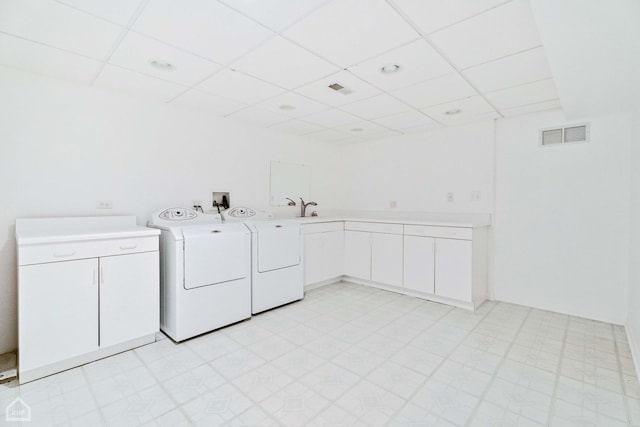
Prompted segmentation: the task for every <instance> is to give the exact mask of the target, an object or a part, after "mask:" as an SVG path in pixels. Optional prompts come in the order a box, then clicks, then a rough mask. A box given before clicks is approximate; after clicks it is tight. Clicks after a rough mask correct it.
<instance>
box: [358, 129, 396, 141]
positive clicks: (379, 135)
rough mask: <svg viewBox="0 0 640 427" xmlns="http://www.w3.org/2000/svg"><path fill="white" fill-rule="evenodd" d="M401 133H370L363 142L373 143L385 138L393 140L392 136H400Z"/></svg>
mask: <svg viewBox="0 0 640 427" xmlns="http://www.w3.org/2000/svg"><path fill="white" fill-rule="evenodd" d="M401 135H402V133H400V132H396V131H393V130H385V131H382V132H376V133H372V134H370V135H366V136H365V137H364V139H365V140H367V141H375V140H378V139H385V138H393V137H394V136H401Z"/></svg>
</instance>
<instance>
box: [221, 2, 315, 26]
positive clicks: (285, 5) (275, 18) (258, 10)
mask: <svg viewBox="0 0 640 427" xmlns="http://www.w3.org/2000/svg"><path fill="white" fill-rule="evenodd" d="M221 1H222V2H223V3H226V4H227V5H229V7H232V8H234V9H235V10H238V11H240V12H242V13H244V14H245V15H247V16H250V17H252V18H253V19H255V20H256V21H258V22H260V23H262V24H264V25H266V26H267V27H269V28H271V29H272V30H275V31H280V30H282V29H283V28H284V27H286V26H288V25H290V24H292V23H293V22H295V21H296V20H297V19H300V18H301V17H303V16H304V15H306V14H307V13H309V12H311V11H313V10H314V9H315V8H317V7H318V6H320V5H321V4H322V3H326V2H327V0H221Z"/></svg>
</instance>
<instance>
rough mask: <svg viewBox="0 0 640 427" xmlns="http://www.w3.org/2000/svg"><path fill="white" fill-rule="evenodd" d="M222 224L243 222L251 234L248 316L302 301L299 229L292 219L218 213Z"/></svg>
mask: <svg viewBox="0 0 640 427" xmlns="http://www.w3.org/2000/svg"><path fill="white" fill-rule="evenodd" d="M222 217H223V219H224V221H225V223H229V222H230V223H233V222H238V221H240V222H243V223H244V224H245V225H246V226H247V228H248V229H249V230H251V273H252V278H251V312H252V313H253V314H257V313H260V312H262V311H265V310H269V309H271V308H274V307H278V306H281V305H283V304H287V303H290V302H293V301H297V300H300V299H302V298H304V270H303V263H302V248H303V246H302V245H303V241H302V227H301V226H300V222H299V221H297V220H295V219H285V220H281V219H277V220H276V219H273V218H272V215H271V214H270V213H266V212H256V211H254V210H253V209H250V208H245V207H233V208H230V209H227V210H226V211H224V212H222Z"/></svg>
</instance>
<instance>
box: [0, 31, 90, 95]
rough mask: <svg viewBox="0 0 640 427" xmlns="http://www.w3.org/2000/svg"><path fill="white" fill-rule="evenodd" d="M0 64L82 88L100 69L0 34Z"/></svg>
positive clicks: (82, 59)
mask: <svg viewBox="0 0 640 427" xmlns="http://www.w3.org/2000/svg"><path fill="white" fill-rule="evenodd" d="M0 64H2V65H8V66H11V67H15V68H18V69H21V70H24V71H29V72H33V73H40V74H44V75H48V76H52V77H58V78H62V79H67V80H72V81H75V82H78V83H85V84H88V83H91V81H92V80H93V78H94V77H95V75H96V74H97V73H98V71H99V70H100V67H102V62H100V61H96V60H95V59H89V58H86V57H84V56H81V55H76V54H74V53H69V52H65V51H62V50H60V49H55V48H52V47H47V46H43V45H41V44H39V43H34V42H30V41H27V40H24V39H21V38H18V37H13V36H9V35H6V34H0Z"/></svg>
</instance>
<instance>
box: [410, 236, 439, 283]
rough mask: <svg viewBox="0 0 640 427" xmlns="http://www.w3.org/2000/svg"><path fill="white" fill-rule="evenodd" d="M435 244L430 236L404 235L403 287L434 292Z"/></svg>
mask: <svg viewBox="0 0 640 427" xmlns="http://www.w3.org/2000/svg"><path fill="white" fill-rule="evenodd" d="M435 245H436V240H435V239H434V238H432V237H420V236H404V265H403V271H404V287H405V288H406V289H410V290H413V291H416V292H424V293H427V294H433V293H435V263H434V262H433V260H434V259H435Z"/></svg>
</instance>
